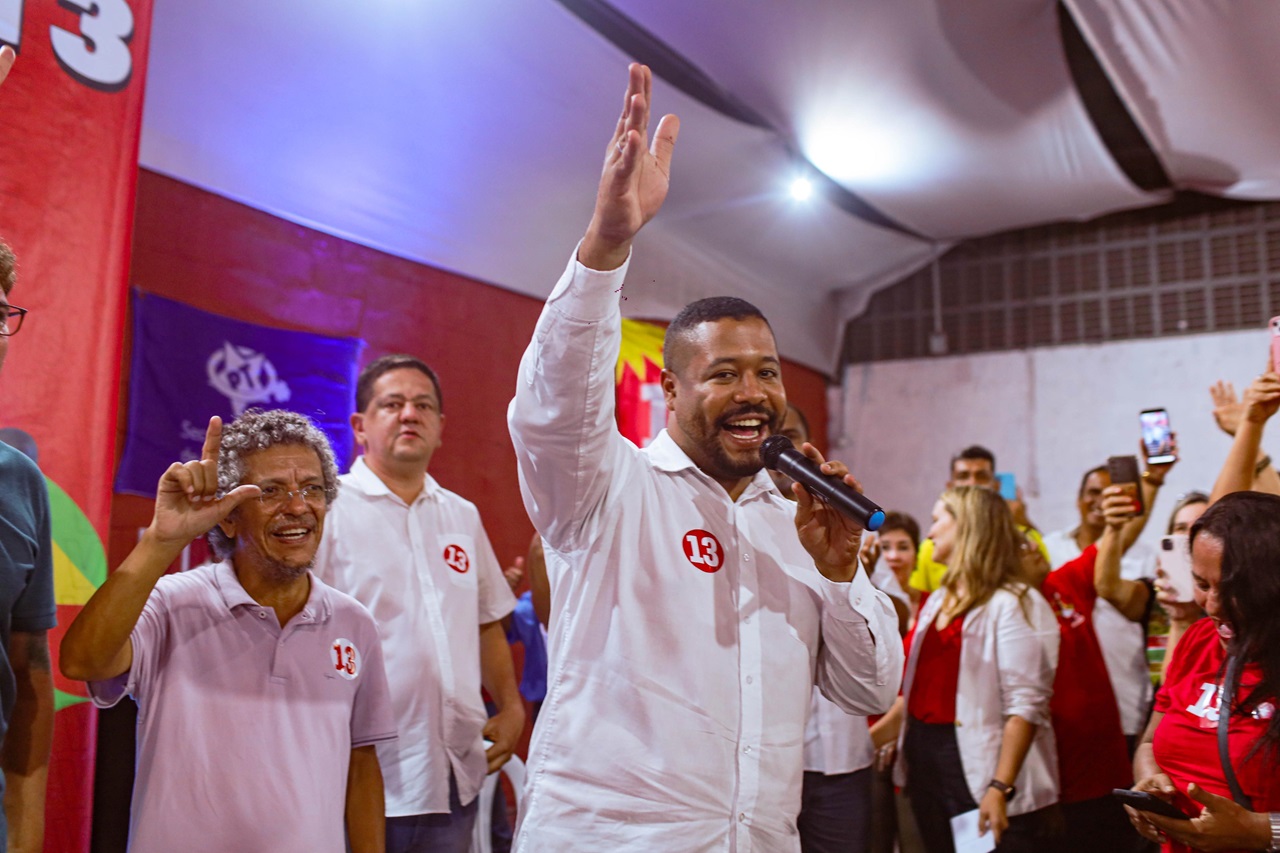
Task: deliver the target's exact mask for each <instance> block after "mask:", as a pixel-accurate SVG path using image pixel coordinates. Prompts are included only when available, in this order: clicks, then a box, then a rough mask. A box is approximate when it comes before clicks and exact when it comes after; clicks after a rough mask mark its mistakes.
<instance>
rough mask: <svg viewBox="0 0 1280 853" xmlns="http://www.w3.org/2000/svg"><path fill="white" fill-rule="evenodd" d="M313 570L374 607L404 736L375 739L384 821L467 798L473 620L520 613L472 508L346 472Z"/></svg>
mask: <svg viewBox="0 0 1280 853" xmlns="http://www.w3.org/2000/svg"><path fill="white" fill-rule="evenodd" d="M340 479H341V482H342V487H341V488H340V489H339V491H338V499H337V500H336V501H334V503H333V505H332V506H331V507H329V512H328V514H327V515H326V516H325V520H324V538H323V539H322V540H321V543H320V550H319V551H318V552H317V554H316V563H315V572H316V574H317V575H319V576H320V578H321V579H323V580H324V581H325V582H326V583H328V584H330V585H331V586H334V587H336V588H337V589H340V590H342V591H343V592H345V593H347V594H348V595H351V596H353V597H355V598H356V599H357V600H359V601H360V602H361V603H362V604H364V605H365V607H367V608H369V610H370V611H371V612H372V613H373V618H374V619H375V620H376V621H377V623H378V633H379V635H380V636H381V637H382V649H383V657H384V659H385V661H386V668H387V682H388V684H389V685H390V687H391V707H392V711H393V712H394V713H395V718H396V725H397V727H398V728H399V731H400V739H399V740H397V741H395V742H394V743H391V744H379V745H378V761H379V763H380V764H381V765H382V779H383V783H384V785H385V787H386V802H387V816H388V817H406V816H410V815H419V814H431V813H444V812H448V811H449V770H450V769H451V768H452V770H453V774H454V776H455V777H456V779H457V784H458V796H459V799H460V800H461V801H462V803H463V805H466V804H467V803H469V802H471V800H473V799H475V797H476V795H477V794H478V793H479V792H480V785H481V783H483V782H484V777H485V775H486V774H487V772H488V764H487V762H486V761H485V755H484V742H483V738H482V737H481V730H482V729H483V728H484V724H485V722H486V720H487V719H488V715H487V714H486V713H485V707H484V700H483V699H482V698H481V695H480V626H481V625H483V624H486V623H489V622H495V621H497V620H499V619H501V618H502V617H504V616H506V615H507V614H508V613H510V612H511V611H512V610H513V609H515V597H514V596H513V595H512V594H511V587H510V586H509V585H508V584H507V581H506V578H504V577H503V576H502V566H501V565H500V564H499V563H498V559H497V557H496V556H495V555H494V553H493V546H491V545H490V544H489V537H488V536H486V535H485V532H484V526H483V525H482V524H481V523H480V513H479V512H478V511H477V510H476V507H475V505H474V504H472V503H471V502H470V501H467V500H465V499H463V498H461V497H459V496H457V495H455V494H454V493H453V492H450V491H448V490H446V489H443V488H441V487H440V485H439V484H438V483H437V482H436V481H435V480H434V479H432V477H431V476H430V475H427V478H426V483H425V484H424V485H423V488H422V492H421V493H420V494H419V495H418V497H417V498H415V499H414V501H413V503H412V504H406V503H405V502H404V501H403V500H401V499H400V498H399V497H397V496H396V495H395V494H394V493H393V492H392V491H391V490H390V489H389V488H387V485H386V484H385V483H383V482H382V480H381V479H380V478H379V477H378V475H377V474H375V473H373V471H372V470H371V469H370V468H369V466H368V465H366V464H365V462H364V457H361V458H359V459H357V460H356V462H355V464H354V465H352V466H351V473H349V474H345V475H343V476H342V477H341V478H340Z"/></svg>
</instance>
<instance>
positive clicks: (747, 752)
mask: <svg viewBox="0 0 1280 853" xmlns="http://www.w3.org/2000/svg"><path fill="white" fill-rule="evenodd" d="M742 754H743V755H750V754H751V747H749V746H744V747H743V748H742Z"/></svg>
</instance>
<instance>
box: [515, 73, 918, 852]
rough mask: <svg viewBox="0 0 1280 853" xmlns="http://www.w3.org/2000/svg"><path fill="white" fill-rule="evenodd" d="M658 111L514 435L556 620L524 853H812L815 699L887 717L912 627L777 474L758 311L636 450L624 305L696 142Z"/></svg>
mask: <svg viewBox="0 0 1280 853" xmlns="http://www.w3.org/2000/svg"><path fill="white" fill-rule="evenodd" d="M650 89H651V76H650V73H649V70H648V69H647V68H644V67H643V66H640V65H633V66H632V67H631V69H630V80H629V85H628V91H627V98H626V105H625V108H624V112H623V115H622V117H621V118H620V119H619V121H618V125H617V128H616V130H615V133H614V138H613V139H612V140H611V142H610V145H609V148H608V153H607V159H606V161H605V167H604V173H603V176H602V178H601V181H600V187H599V192H598V195H597V200H596V208H595V214H594V216H593V218H592V222H591V225H590V227H589V228H588V230H587V234H586V236H585V237H584V238H583V241H582V243H581V244H580V245H579V247H578V252H577V256H576V258H575V259H574V260H573V261H571V262H570V265H569V268H568V269H567V270H566V272H565V274H564V276H563V277H562V278H561V280H560V282H559V283H558V284H557V285H556V287H555V289H554V290H553V292H552V294H551V297H550V298H549V299H548V302H547V306H546V308H545V309H544V311H543V314H542V317H541V318H540V319H539V321H538V327H537V330H536V332H535V335H534V340H533V342H532V343H531V344H530V347H529V349H528V350H527V351H526V352H525V355H524V358H523V360H522V362H521V366H520V375H519V378H518V382H517V388H516V396H515V399H514V400H513V401H512V404H511V408H510V411H509V413H508V421H509V424H510V427H511V435H512V440H513V442H514V444H515V449H516V458H517V461H518V464H519V470H520V483H521V491H522V493H523V496H524V501H525V507H526V509H528V511H529V514H530V516H531V518H532V519H533V522H534V525H535V527H537V529H538V532H539V533H540V534H541V535H542V537H543V539H544V541H545V543H546V560H547V574H548V576H549V578H550V581H551V599H552V600H551V604H552V612H553V617H552V621H551V637H550V642H551V653H550V666H549V670H548V693H547V698H546V700H545V702H544V704H543V709H542V713H541V714H540V716H539V718H538V726H537V727H536V729H535V731H534V742H533V745H532V747H531V749H530V759H529V762H530V766H529V780H530V781H529V783H528V785H527V786H526V789H525V799H524V805H523V814H522V817H521V824H520V828H519V831H518V833H517V839H516V850H517V851H518V853H528V851H557V853H558V851H562V850H586V849H591V850H619V851H645V853H649V851H654V850H679V851H681V853H698V851H712V850H716V851H720V850H736V851H748V850H761V851H798V850H799V849H800V847H799V841H798V837H797V830H796V815H797V813H798V812H799V808H800V787H801V778H802V775H803V769H804V763H803V761H804V754H803V753H804V749H803V748H804V729H805V720H806V717H807V715H808V708H809V698H810V692H811V690H812V687H813V685H814V684H815V683H817V684H818V686H819V687H820V688H821V689H822V691H823V693H824V694H825V695H826V696H827V697H828V698H830V699H832V700H833V701H834V702H836V703H837V704H838V705H840V706H841V707H842V708H843V709H844V710H845V711H848V712H851V713H862V714H871V713H880V712H883V711H884V710H885V709H887V708H888V707H889V706H890V705H891V704H892V702H893V699H894V697H895V695H896V694H897V689H898V683H899V680H900V675H901V672H902V646H901V643H900V642H899V641H898V638H897V620H896V617H895V615H894V611H893V608H892V606H891V605H890V604H889V602H888V599H887V597H886V596H885V595H884V594H883V593H880V592H877V591H876V590H875V589H873V588H872V586H871V584H870V581H869V580H868V578H867V576H866V574H865V573H863V572H858V571H856V569H857V562H858V561H857V552H858V545H859V539H860V536H861V530H860V529H859V528H858V527H857V526H856V525H855V524H853V523H852V522H849V521H848V520H846V519H844V518H843V517H841V516H839V515H838V514H837V513H835V512H834V511H833V510H831V509H829V508H826V507H825V506H824V505H822V504H820V503H819V502H817V501H815V500H814V499H812V497H811V496H810V495H809V493H808V492H806V491H805V490H804V489H803V488H801V487H796V489H797V499H798V500H797V503H794V504H793V503H791V502H789V501H787V500H785V499H784V498H783V497H782V496H781V495H780V494H779V493H778V491H777V489H776V488H775V487H774V485H773V483H772V481H771V480H770V479H769V476H768V475H767V474H766V473H765V472H764V471H763V470H762V465H761V460H760V445H761V443H762V442H763V441H764V439H765V438H767V437H768V436H769V435H770V434H772V433H775V432H777V431H778V428H779V424H780V422H781V420H782V415H783V411H784V408H785V406H786V397H785V391H784V390H783V386H782V378H781V372H780V363H779V359H778V355H777V350H776V345H775V343H774V340H773V334H772V331H771V330H770V328H769V325H768V323H767V322H766V321H765V319H764V318H763V316H761V315H760V313H759V311H758V310H756V309H755V308H754V307H753V306H751V305H749V304H747V303H745V302H743V301H742V300H739V299H733V298H731V297H720V298H716V299H710V300H702V301H700V302H697V303H694V304H693V305H691V306H688V307H686V308H685V309H684V310H683V311H682V312H681V313H680V315H679V316H677V318H676V319H675V321H674V322H673V323H672V325H671V327H670V328H669V329H668V330H667V338H666V343H665V346H664V361H665V364H666V369H665V370H664V371H663V375H662V386H663V391H664V394H665V397H666V403H667V408H668V410H669V412H670V415H669V417H668V428H667V429H666V430H664V431H663V432H661V433H660V434H659V435H658V437H657V438H656V439H655V440H654V441H653V443H652V444H650V445H649V446H648V447H647V448H645V449H644V450H640V449H638V448H637V447H636V446H635V445H634V444H632V443H630V442H628V441H627V440H626V439H624V438H623V437H622V436H621V435H620V434H619V433H618V430H617V427H616V426H615V423H614V408H613V406H614V385H613V375H614V365H615V364H616V361H617V357H618V351H619V346H620V338H621V331H620V326H621V316H620V312H619V298H620V297H619V291H620V290H621V286H622V281H623V277H624V275H625V271H626V266H627V261H628V259H629V256H630V250H631V243H632V240H633V238H634V237H635V235H636V233H637V232H638V231H639V230H640V228H641V227H642V226H643V225H644V224H645V223H646V222H647V221H648V220H649V219H650V218H652V216H653V215H654V214H655V213H657V211H658V208H659V207H660V206H661V205H662V201H663V199H664V198H665V196H666V190H667V172H668V167H669V164H670V160H671V153H672V150H673V148H674V145H675V138H676V134H677V131H678V125H679V122H678V120H677V119H676V118H675V117H674V116H666V117H664V118H663V119H662V121H661V122H660V123H659V125H658V128H657V130H656V132H655V140H654V144H653V148H652V150H649V149H647V147H646V139H645V137H646V134H647V125H648V118H649V95H650ZM805 452H806V454H807V455H808V456H810V458H812V459H814V460H815V461H820V459H821V457H820V456H819V454H818V452H817V451H816V450H815V449H814V448H813V447H812V446H810V445H806V446H805ZM821 464H822V465H823V470H824V472H826V473H828V474H834V475H837V476H844V477H845V480H846V482H848V483H851V484H853V483H854V482H855V481H854V480H853V478H852V477H850V476H848V475H847V469H846V468H845V466H844V465H842V464H840V463H838V462H827V463H821Z"/></svg>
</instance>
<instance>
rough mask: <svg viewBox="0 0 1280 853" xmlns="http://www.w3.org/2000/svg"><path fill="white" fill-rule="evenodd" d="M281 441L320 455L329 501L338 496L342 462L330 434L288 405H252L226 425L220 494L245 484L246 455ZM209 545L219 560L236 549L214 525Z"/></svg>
mask: <svg viewBox="0 0 1280 853" xmlns="http://www.w3.org/2000/svg"><path fill="white" fill-rule="evenodd" d="M278 444H292V445H297V446H300V447H309V448H311V449H312V450H314V451H315V452H316V456H318V457H319V458H320V470H321V471H322V472H323V474H324V497H325V504H326V505H328V504H331V503H333V500H334V498H336V497H337V496H338V465H337V462H336V461H335V460H334V458H333V448H332V447H331V446H330V445H329V438H328V437H327V436H326V435H325V434H324V432H322V431H321V429H320V427H318V426H316V425H315V424H314V423H313V422H312V421H311V419H310V418H308V417H307V416H306V415H300V414H298V413H297V412H290V411H286V410H285V409H270V410H267V411H263V410H262V409H249V410H248V411H247V412H245V413H244V414H242V415H241V416H240V417H238V418H236V419H235V420H234V421H232V422H231V423H229V424H227V425H226V426H225V427H223V428H222V444H221V446H220V447H219V451H218V497H222V496H223V495H225V494H226V493H227V492H229V491H231V490H232V489H234V488H235V487H236V486H241V485H244V467H245V466H244V462H245V457H247V456H252V455H253V454H255V453H257V452H258V451H260V450H266V449H267V448H268V447H275V446H276V445H278ZM209 547H210V548H211V549H212V550H213V555H214V556H215V557H217V558H218V559H219V560H225V559H227V558H228V557H230V556H231V553H232V551H234V550H235V542H233V541H232V539H231V537H230V536H228V535H227V534H225V533H223V532H222V528H221V527H218V526H217V525H214V527H213V529H211V530H210V531H209Z"/></svg>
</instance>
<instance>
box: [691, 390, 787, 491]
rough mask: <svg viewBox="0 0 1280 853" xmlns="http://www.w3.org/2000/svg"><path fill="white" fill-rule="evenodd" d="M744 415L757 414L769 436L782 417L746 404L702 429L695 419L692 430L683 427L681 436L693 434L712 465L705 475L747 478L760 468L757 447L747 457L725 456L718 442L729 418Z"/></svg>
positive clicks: (700, 422) (761, 461)
mask: <svg viewBox="0 0 1280 853" xmlns="http://www.w3.org/2000/svg"><path fill="white" fill-rule="evenodd" d="M744 415H758V416H760V417H761V418H762V419H763V420H764V421H765V425H766V426H767V427H768V430H769V435H777V433H778V427H779V424H780V423H781V421H782V417H781V416H780V415H778V414H777V413H776V412H771V411H769V410H768V409H766V408H764V407H762V406H746V407H744V408H741V409H737V410H735V411H732V412H728V413H726V414H723V415H721V416H720V417H719V418H717V419H716V421H715V423H713V424H711V425H710V426H709V428H708V429H706V430H703V429H701V427H702V423H703V422H702V420H701V419H699V422H698V427H699V429H698V430H697V431H696V433H695V432H693V431H691V430H689V429H687V428H684V433H685V435H693V434H696V435H697V436H698V439H697V441H698V445H699V446H700V447H701V448H702V452H703V453H704V454H705V456H706V458H707V460H708V462H709V463H710V465H711V466H712V467H713V468H714V470H711V471H707V472H706V473H707V474H710V475H711V476H713V477H716V478H718V479H721V480H741V479H745V478H747V477H754V476H755V475H756V474H758V473H759V472H760V469H762V468H764V459H762V458H761V456H760V450H759V449H758V448H757V449H756V450H754V451H752V452H751V453H750V454H749V455H747V456H739V457H734V456H730V455H729V452H728V451H727V450H726V449H725V447H724V445H723V444H722V443H721V441H720V436H721V434H722V433H723V432H725V425H726V424H728V423H729V421H731V420H734V419H736V418H741V417H743V416H744ZM682 428H683V425H682Z"/></svg>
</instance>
